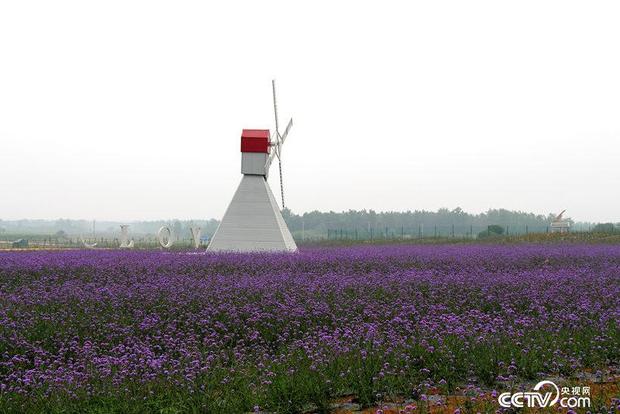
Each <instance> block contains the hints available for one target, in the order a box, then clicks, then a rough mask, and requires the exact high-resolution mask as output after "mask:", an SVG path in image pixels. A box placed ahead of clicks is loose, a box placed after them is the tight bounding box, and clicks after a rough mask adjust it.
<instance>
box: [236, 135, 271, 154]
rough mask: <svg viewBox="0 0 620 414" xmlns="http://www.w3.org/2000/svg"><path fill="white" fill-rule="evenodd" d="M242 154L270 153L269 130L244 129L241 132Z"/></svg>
mask: <svg viewBox="0 0 620 414" xmlns="http://www.w3.org/2000/svg"><path fill="white" fill-rule="evenodd" d="M241 152H264V153H269V130H268V129H244V130H243V132H241Z"/></svg>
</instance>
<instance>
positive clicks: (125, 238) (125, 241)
mask: <svg viewBox="0 0 620 414" xmlns="http://www.w3.org/2000/svg"><path fill="white" fill-rule="evenodd" d="M128 229H129V225H128V224H121V245H120V246H119V247H120V248H121V249H131V248H132V247H133V240H131V241H129V233H128Z"/></svg>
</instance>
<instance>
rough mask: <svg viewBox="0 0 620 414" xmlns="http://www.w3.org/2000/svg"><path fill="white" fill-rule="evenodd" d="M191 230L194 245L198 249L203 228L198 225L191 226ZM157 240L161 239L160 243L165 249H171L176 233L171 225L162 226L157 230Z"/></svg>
mask: <svg viewBox="0 0 620 414" xmlns="http://www.w3.org/2000/svg"><path fill="white" fill-rule="evenodd" d="M189 230H190V232H191V234H192V240H193V242H194V247H195V248H196V249H197V248H199V247H200V233H201V231H202V229H201V228H200V227H198V226H190V228H189ZM157 241H159V245H160V246H161V247H163V248H164V249H169V248H171V247H172V245H173V244H174V241H175V235H174V233H173V232H172V230H171V229H170V227H168V226H162V227H160V229H159V231H158V232H157Z"/></svg>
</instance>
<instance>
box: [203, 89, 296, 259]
mask: <svg viewBox="0 0 620 414" xmlns="http://www.w3.org/2000/svg"><path fill="white" fill-rule="evenodd" d="M271 86H272V92H273V109H274V115H275V121H276V128H275V131H274V133H273V134H271V133H270V131H269V130H268V129H244V130H243V131H242V133H241V173H242V174H243V177H242V178H241V183H240V184H239V187H238V188H237V191H236V192H235V194H234V196H233V198H232V200H231V202H230V204H229V205H228V209H226V213H224V217H223V218H222V221H221V222H220V225H219V226H218V228H217V230H216V231H215V234H214V235H213V237H212V239H211V242H210V243H209V247H208V248H207V251H212V252H217V251H237V252H255V251H274V252H277V251H289V252H291V251H296V250H297V245H296V244H295V241H294V240H293V236H292V235H291V232H290V231H289V229H288V227H287V226H286V223H285V222H284V218H283V217H282V213H281V212H280V208H279V207H278V203H277V202H276V199H275V197H274V196H273V193H272V192H271V188H270V187H269V183H268V182H267V178H268V176H269V168H270V167H271V164H272V162H273V160H274V158H277V159H278V168H279V173H280V195H281V198H282V208H284V185H283V181H282V145H283V144H284V142H285V140H286V137H287V136H288V134H289V132H290V130H291V127H292V126H293V120H292V119H291V120H290V121H289V122H288V125H287V126H286V129H285V130H284V133H283V134H280V129H279V125H278V106H277V102H276V84H275V81H272V83H271Z"/></svg>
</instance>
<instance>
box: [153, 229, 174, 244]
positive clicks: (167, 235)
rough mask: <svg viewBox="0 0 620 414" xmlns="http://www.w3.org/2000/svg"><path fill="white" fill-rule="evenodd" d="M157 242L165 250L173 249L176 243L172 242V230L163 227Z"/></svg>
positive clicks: (158, 234) (158, 233)
mask: <svg viewBox="0 0 620 414" xmlns="http://www.w3.org/2000/svg"><path fill="white" fill-rule="evenodd" d="M157 240H158V241H159V245H160V246H161V247H163V248H164V249H169V248H171V247H172V244H173V243H174V241H173V240H172V230H170V227H168V226H161V227H160V229H159V231H158V232H157Z"/></svg>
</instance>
